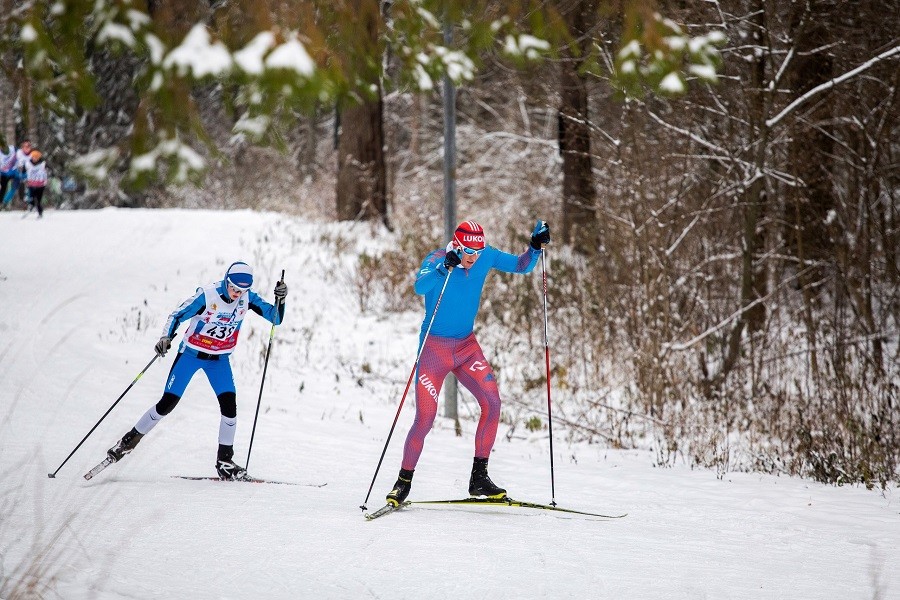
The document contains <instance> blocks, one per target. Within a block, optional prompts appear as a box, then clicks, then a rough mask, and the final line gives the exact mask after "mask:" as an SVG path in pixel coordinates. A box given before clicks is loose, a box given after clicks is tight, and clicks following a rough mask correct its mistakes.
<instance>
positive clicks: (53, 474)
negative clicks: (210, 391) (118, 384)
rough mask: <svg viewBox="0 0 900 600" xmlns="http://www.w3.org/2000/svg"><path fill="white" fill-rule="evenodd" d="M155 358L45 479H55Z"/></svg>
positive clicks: (151, 362)
mask: <svg viewBox="0 0 900 600" xmlns="http://www.w3.org/2000/svg"><path fill="white" fill-rule="evenodd" d="M157 358H159V355H158V354H154V355H153V358H152V359H150V362H148V363H147V366H146V367H144V369H143V370H142V371H141V372H140V373H138V374H137V377H135V378H134V381H132V382H131V384H129V386H128V387H127V388H125V391H124V392H122V395H121V396H119V397H118V398H116V401H115V402H113V403H112V406H110V407H109V409H108V410H107V411H106V412H105V413H103V416H102V417H100V420H99V421H97V424H96V425H94V426H93V427H91V430H90V431H88V432H87V435H86V436H84V439H82V440H81V441H80V442H78V445H77V446H75V449H74V450H72V451H71V452H70V453H69V455H68V456H67V457H66V460H64V461H62V464H61V465H59V466H58V467H56V470H55V471H53V472H52V473H47V477H49V478H50V479H55V478H56V474H57V473H59V470H60V469H62V468H63V465H64V464H66V463H67V462H69V459H70V458H72V455H73V454H75V452H77V451H78V449H79V448H81V445H82V444H83V443H84V442H85V441H86V440H87V439H88V438H89V437H91V434H92V433H94V430H95V429H97V427H98V426H99V425H100V423H102V422H103V419H105V418H106V416H107V415H108V414H109V413H111V412H112V409H114V408H115V407H116V404H118V403H119V401H120V400H121V399H122V398H124V397H125V394H127V393H128V391H129V390H130V389H131V388H132V387H134V384H136V383H137V382H138V379H140V378H141V377H143V375H144V373H146V372H147V369H149V368H150V365H152V364H153V363H154V362H156V359H157Z"/></svg>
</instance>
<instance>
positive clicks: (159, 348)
mask: <svg viewBox="0 0 900 600" xmlns="http://www.w3.org/2000/svg"><path fill="white" fill-rule="evenodd" d="M171 347H172V338H170V337H169V336H167V335H164V336H162V337H161V338H159V341H158V342H156V355H157V356H165V355H166V352H168V351H169V348H171Z"/></svg>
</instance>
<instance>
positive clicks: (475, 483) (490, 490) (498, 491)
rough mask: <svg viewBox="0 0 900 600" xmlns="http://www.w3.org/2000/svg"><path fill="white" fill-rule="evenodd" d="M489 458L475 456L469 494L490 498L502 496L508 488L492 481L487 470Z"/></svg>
mask: <svg viewBox="0 0 900 600" xmlns="http://www.w3.org/2000/svg"><path fill="white" fill-rule="evenodd" d="M487 464H488V459H486V458H477V457H476V458H475V462H473V463H472V477H470V478H469V494H470V495H472V496H487V497H488V498H502V497H503V496H505V495H506V490H504V489H503V488H502V487H500V486H498V485H497V484H495V483H494V482H493V481H491V478H490V477H488V472H487Z"/></svg>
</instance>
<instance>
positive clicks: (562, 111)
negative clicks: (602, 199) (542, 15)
mask: <svg viewBox="0 0 900 600" xmlns="http://www.w3.org/2000/svg"><path fill="white" fill-rule="evenodd" d="M564 13H565V14H564V16H565V19H566V23H567V26H568V28H569V32H570V34H571V35H572V37H573V38H575V41H574V43H573V46H574V48H573V47H570V46H567V47H566V48H565V49H564V50H563V53H562V60H561V62H560V108H559V152H560V154H561V155H562V160H563V168H562V171H563V182H562V238H563V241H564V242H566V243H568V244H572V245H573V246H574V247H575V248H576V249H578V250H581V251H584V252H588V251H590V250H592V249H593V248H595V247H596V245H597V244H596V242H597V240H596V236H597V232H596V223H597V214H596V206H595V201H596V191H595V188H594V175H593V171H592V165H591V129H590V121H589V115H588V93H587V82H586V80H585V77H584V76H583V75H582V74H581V73H580V72H579V69H580V67H581V66H582V64H583V61H584V55H585V53H586V52H587V49H588V44H590V42H591V39H590V36H588V35H587V33H588V30H589V29H590V26H591V24H592V22H593V21H592V19H593V18H594V17H595V14H596V2H594V1H593V0H577V1H576V2H574V3H572V4H571V5H570V6H567V7H566V8H565V9H564Z"/></svg>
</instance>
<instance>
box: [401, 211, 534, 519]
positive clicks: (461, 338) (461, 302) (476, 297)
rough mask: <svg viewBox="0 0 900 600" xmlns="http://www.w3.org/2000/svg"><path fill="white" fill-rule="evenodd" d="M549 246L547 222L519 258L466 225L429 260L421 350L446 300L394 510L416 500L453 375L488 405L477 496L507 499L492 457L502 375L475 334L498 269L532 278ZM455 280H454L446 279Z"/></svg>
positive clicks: (422, 283)
mask: <svg viewBox="0 0 900 600" xmlns="http://www.w3.org/2000/svg"><path fill="white" fill-rule="evenodd" d="M549 242H550V227H549V226H548V225H547V223H545V222H544V221H538V222H537V225H535V228H534V231H532V233H531V245H530V247H529V248H528V249H526V250H525V251H524V252H523V253H522V254H519V255H518V256H516V255H515V254H508V253H506V252H502V251H501V250H498V249H496V248H494V247H493V246H488V245H486V244H485V235H484V229H482V228H481V225H479V224H478V223H476V222H475V221H464V222H462V223H460V225H459V227H457V228H456V232H455V233H454V235H453V239H452V240H451V241H450V243H449V244H448V245H447V247H446V248H440V249H438V250H434V251H433V252H431V253H430V254H429V255H428V256H427V257H425V260H424V262H423V263H422V267H421V268H420V269H419V274H418V276H417V277H416V283H415V290H416V293H417V294H419V295H422V296H425V319H424V320H423V321H422V331H421V333H420V335H419V344H420V346H421V344H422V338H423V337H425V332H426V330H427V329H428V324H429V323H431V317H432V314H433V313H434V309H435V305H436V304H437V301H438V296H440V294H441V290H442V289H443V290H444V295H443V297H442V298H441V303H440V306H439V309H438V312H437V315H436V316H435V317H434V322H433V323H432V325H431V330H430V331H429V332H428V337H427V338H426V339H425V346H424V348H422V353H421V357H420V360H419V367H418V370H417V372H416V418H415V421H414V422H413V426H412V428H411V429H410V430H409V435H407V437H406V445H405V446H404V449H403V462H402V464H401V467H402V468H401V469H400V475H399V477H397V483H395V484H394V488H393V489H392V490H391V491H390V492H389V493H388V495H387V501H388V503H389V504H393V505H395V506H396V505H399V504H400V503H401V502H403V501H404V500H406V497H407V496H408V495H409V490H410V486H411V485H412V477H413V472H414V470H415V468H416V463H417V462H418V460H419V455H420V454H421V453H422V447H423V445H424V443H425V436H426V435H427V434H428V432H429V431H430V430H431V425H432V423H433V422H434V417H435V415H436V414H437V405H438V396H439V395H440V392H441V386H442V385H443V383H444V378H445V377H446V376H447V374H448V373H450V372H453V374H454V375H456V377H457V379H458V380H459V382H460V383H462V384H463V385H464V386H465V387H466V389H468V390H469V391H470V392H472V394H473V395H474V396H475V398H476V400H478V405H479V406H480V407H481V418H480V419H479V421H478V428H477V430H476V432H475V460H474V463H473V465H472V476H471V478H470V479H469V494H471V495H472V496H493V497H502V496H504V495H506V490H504V489H503V488H501V487H500V486H498V485H496V484H495V483H494V482H493V481H491V479H490V477H488V472H487V464H488V457H489V456H490V453H491V448H492V447H493V445H494V438H495V437H496V436H497V425H498V424H499V422H500V392H499V390H498V389H497V378H496V377H495V376H494V371H493V369H491V365H490V363H488V361H487V359H486V358H485V356H484V352H483V351H482V350H481V346H479V345H478V340H476V339H475V334H474V333H473V332H472V329H473V327H474V325H475V316H476V314H477V313H478V307H479V305H480V304H481V292H482V290H483V288H484V282H485V279H487V276H488V273H490V271H491V269H497V270H498V271H503V272H504V273H522V274H525V273H530V272H531V271H532V270H533V269H534V266H535V265H536V264H537V261H538V258H539V257H540V255H541V251H542V250H541V249H542V247H543V246H542V245H543V244H547V243H549ZM448 277H449V278H450V279H449V281H446V280H447V278H448ZM445 281H446V283H447V286H446V288H444V282H445Z"/></svg>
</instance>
